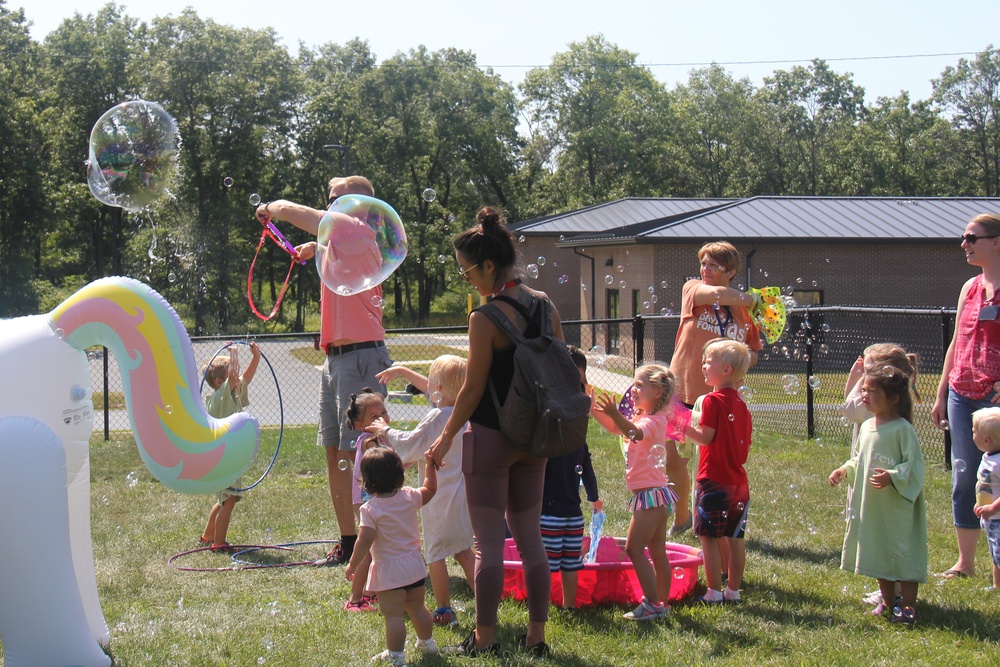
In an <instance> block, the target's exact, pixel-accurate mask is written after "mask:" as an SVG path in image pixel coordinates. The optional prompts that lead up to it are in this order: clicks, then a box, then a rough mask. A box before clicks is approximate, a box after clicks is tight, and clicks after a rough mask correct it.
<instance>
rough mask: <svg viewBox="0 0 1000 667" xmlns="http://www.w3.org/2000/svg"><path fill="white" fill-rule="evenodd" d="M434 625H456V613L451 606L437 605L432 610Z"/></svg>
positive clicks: (452, 626)
mask: <svg viewBox="0 0 1000 667" xmlns="http://www.w3.org/2000/svg"><path fill="white" fill-rule="evenodd" d="M432 618H433V619H434V625H440V626H444V627H450V628H454V627H455V626H457V625H458V614H456V613H455V610H454V609H452V608H451V607H438V608H437V609H435V610H434V616H433V617H432Z"/></svg>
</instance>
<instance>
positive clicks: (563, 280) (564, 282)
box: [559, 273, 587, 289]
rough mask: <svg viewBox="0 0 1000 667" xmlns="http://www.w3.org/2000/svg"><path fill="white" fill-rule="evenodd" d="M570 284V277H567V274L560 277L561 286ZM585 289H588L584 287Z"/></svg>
mask: <svg viewBox="0 0 1000 667" xmlns="http://www.w3.org/2000/svg"><path fill="white" fill-rule="evenodd" d="M568 282H569V276H567V275H566V274H565V273H564V274H562V275H561V276H559V284H560V285H565V284H566V283H568ZM583 288H584V289H587V286H586V285H584V286H583Z"/></svg>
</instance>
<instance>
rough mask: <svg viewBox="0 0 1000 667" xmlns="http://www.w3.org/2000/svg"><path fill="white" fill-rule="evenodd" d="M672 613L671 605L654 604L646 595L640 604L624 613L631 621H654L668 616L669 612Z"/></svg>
mask: <svg viewBox="0 0 1000 667" xmlns="http://www.w3.org/2000/svg"><path fill="white" fill-rule="evenodd" d="M669 613H670V607H668V606H667V605H665V604H663V603H662V602H661V603H660V604H652V603H651V602H650V601H649V600H647V599H646V598H645V597H643V598H642V602H640V603H639V606H638V607H636V608H635V609H633V610H632V611H630V612H628V613H627V614H625V615H624V617H625V618H627V619H628V620H630V621H653V620H656V619H658V618H666V616H667V614H669Z"/></svg>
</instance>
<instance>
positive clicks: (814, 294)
mask: <svg viewBox="0 0 1000 667" xmlns="http://www.w3.org/2000/svg"><path fill="white" fill-rule="evenodd" d="M792 298H793V299H795V303H796V304H798V305H800V306H822V305H823V290H821V289H807V290H795V291H794V292H792Z"/></svg>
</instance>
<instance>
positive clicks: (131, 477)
mask: <svg viewBox="0 0 1000 667" xmlns="http://www.w3.org/2000/svg"><path fill="white" fill-rule="evenodd" d="M138 483H139V475H138V474H137V473H135V472H130V473H129V474H127V475H125V484H126V485H128V487H129V488H130V489H132V488H135V486H136V485H137V484H138Z"/></svg>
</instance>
